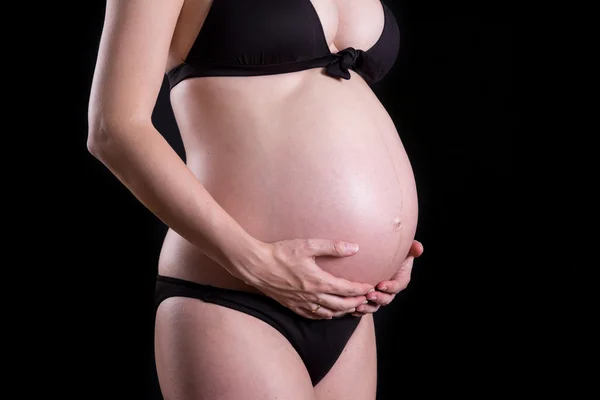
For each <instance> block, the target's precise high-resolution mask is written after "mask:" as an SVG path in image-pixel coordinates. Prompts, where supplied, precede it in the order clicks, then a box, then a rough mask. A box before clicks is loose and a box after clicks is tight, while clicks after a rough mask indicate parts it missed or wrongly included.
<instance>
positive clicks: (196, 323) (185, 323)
mask: <svg viewBox="0 0 600 400" xmlns="http://www.w3.org/2000/svg"><path fill="white" fill-rule="evenodd" d="M155 357H156V369H157V373H158V380H159V384H160V388H161V391H162V393H163V396H164V399H165V400H188V399H190V400H191V399H193V400H203V399H210V400H230V399H231V400H238V399H256V400H260V399H265V400H266V399H281V400H287V399H289V400H314V389H313V387H312V384H311V381H310V377H309V375H308V372H307V371H306V368H305V367H304V364H303V363H302V360H301V359H300V356H299V355H298V353H297V352H296V351H295V350H294V348H293V347H292V346H291V345H290V343H289V342H288V341H287V339H285V338H284V337H283V336H282V335H281V334H280V333H279V332H278V331H277V330H275V329H274V328H273V327H271V326H270V325H268V324H267V323H265V322H264V321H262V320H259V319H257V318H255V317H253V316H251V315H248V314H245V313H242V312H240V311H237V310H233V309H230V308H227V307H223V306H220V305H216V304H211V303H205V302H203V301H201V300H197V299H191V298H184V297H171V298H168V299H166V300H164V301H163V302H162V303H161V304H160V306H159V308H158V310H157V315H156V325H155Z"/></svg>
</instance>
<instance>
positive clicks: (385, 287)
mask: <svg viewBox="0 0 600 400" xmlns="http://www.w3.org/2000/svg"><path fill="white" fill-rule="evenodd" d="M379 290H387V286H382V287H381V288H379Z"/></svg>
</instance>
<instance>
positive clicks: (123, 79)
mask: <svg viewBox="0 0 600 400" xmlns="http://www.w3.org/2000/svg"><path fill="white" fill-rule="evenodd" d="M363 3H364V4H363ZM210 4H211V1H210V0H186V1H183V0H169V1H166V0H128V1H127V2H123V1H118V0H108V2H107V12H106V17H105V26H104V29H103V34H102V39H101V43H100V50H99V55H98V63H97V67H96V70H95V73H94V81H93V84H92V93H91V99H90V108H89V125H90V134H89V139H88V149H89V150H90V152H91V153H92V154H93V155H94V156H95V157H97V158H98V159H99V160H101V161H102V162H103V163H104V164H105V165H106V166H107V167H108V168H109V169H110V171H111V172H112V173H113V174H114V175H115V176H116V177H117V178H118V179H119V180H120V181H121V182H122V183H123V184H125V185H126V186H127V188H128V189H129V190H130V191H131V192H132V193H133V194H134V195H135V196H136V198H138V200H140V202H141V203H142V204H143V205H144V206H146V207H147V208H148V209H149V210H150V211H152V212H153V213H154V214H155V215H156V216H157V217H158V218H160V219H161V220H162V221H163V222H165V223H166V224H167V225H168V226H169V231H168V233H167V235H166V237H165V240H164V243H163V247H162V249H161V254H160V259H159V266H158V270H159V273H161V274H163V275H168V276H174V277H178V278H182V279H187V280H190V281H194V282H199V283H204V284H210V285H214V286H219V287H224V288H231V289H236V290H242V291H248V292H261V293H264V294H266V295H268V296H270V297H272V298H274V299H275V300H277V301H279V302H280V303H281V304H283V305H284V306H286V307H288V308H290V309H292V310H293V311H294V312H296V313H297V314H299V315H301V316H303V317H305V318H311V319H327V318H332V317H335V316H338V315H344V314H347V313H357V315H362V317H361V320H360V323H359V326H358V328H357V330H356V332H355V333H354V334H353V336H352V338H351V339H350V341H349V342H348V343H347V345H346V347H345V349H344V352H343V353H342V354H341V356H340V358H339V359H338V360H337V362H336V364H335V365H334V367H333V368H332V369H331V370H330V372H329V373H328V374H327V376H326V377H325V378H324V379H323V380H322V381H321V382H320V383H319V384H318V385H317V386H316V387H314V388H313V387H312V385H311V383H310V380H309V379H308V374H307V371H306V369H305V367H304V365H303V363H302V361H301V360H300V358H299V356H298V354H297V353H296V352H295V350H294V349H293V347H292V346H291V345H290V343H289V342H288V341H287V340H286V339H285V338H284V337H283V336H281V334H279V332H277V331H276V330H275V329H274V328H273V327H271V326H270V325H268V324H266V323H265V322H263V321H261V320H259V319H257V318H254V317H252V316H249V315H247V314H244V313H240V312H237V311H235V310H232V309H229V308H227V307H221V306H217V305H214V304H209V303H204V302H202V301H200V300H197V299H191V298H181V297H173V298H169V299H167V300H165V301H164V302H163V303H161V305H160V307H159V308H158V310H157V316H156V325H155V350H156V352H155V354H156V365H157V372H158V377H159V381H160V384H161V390H162V391H163V396H164V397H165V399H183V400H187V399H205V398H206V399H209V398H210V399H215V398H218V399H239V398H256V399H262V398H265V399H266V398H269V399H270V398H278V399H294V400H304V399H319V400H320V399H339V398H344V399H349V400H352V399H357V400H358V399H360V400H368V399H374V398H375V389H376V381H377V373H376V366H377V363H376V346H375V344H376V342H375V330H374V325H373V317H372V313H373V312H375V311H376V310H377V309H378V308H379V307H380V306H381V305H385V304H389V302H390V301H392V300H393V297H394V296H395V294H396V293H398V292H399V291H400V290H401V289H402V288H403V287H405V286H406V285H407V284H408V280H409V279H410V270H411V268H412V265H413V261H414V258H416V257H418V256H419V255H420V253H421V252H422V246H420V244H419V243H418V242H415V241H414V234H415V231H416V224H417V199H416V188H415V183H414V178H413V174H412V169H411V167H410V163H409V161H408V157H407V155H406V153H405V151H404V148H403V146H402V143H401V142H400V139H399V136H398V132H397V131H396V129H395V125H394V123H393V121H392V120H391V118H390V117H389V115H388V114H387V112H386V110H385V108H384V107H383V106H382V104H381V103H380V102H379V100H378V99H377V97H376V96H375V95H374V93H373V92H372V91H371V89H370V88H369V87H368V85H367V84H366V83H365V82H364V81H363V80H362V78H361V77H360V76H359V75H358V74H356V73H355V72H354V71H352V72H351V76H352V78H351V79H350V80H348V81H345V80H337V79H333V78H331V77H329V76H326V75H324V74H323V72H322V70H321V69H310V70H304V71H297V72H294V73H289V74H279V75H269V76H256V77H209V78H202V79H188V80H186V81H184V82H182V83H180V84H179V85H177V86H176V87H175V88H174V89H173V90H172V91H171V104H172V106H173V111H174V113H175V117H176V119H177V124H178V127H179V130H180V133H181V136H182V140H183V143H184V146H185V150H186V163H185V164H184V163H183V162H182V160H181V159H180V158H179V157H178V155H177V154H176V153H175V152H174V151H173V149H172V148H171V147H170V146H169V144H168V143H167V142H166V141H165V140H164V138H163V137H162V136H161V135H160V134H159V133H158V132H157V131H156V129H155V128H154V126H153V124H152V112H153V109H154V105H155V103H156V97H157V95H158V91H159V89H160V86H161V84H162V79H163V76H164V73H165V72H167V71H168V70H170V69H171V68H173V67H174V66H176V65H178V64H179V63H180V62H181V61H182V60H184V59H185V58H186V54H187V52H188V51H189V48H190V47H191V45H192V43H193V41H194V38H195V37H196V35H197V34H198V32H199V31H200V30H201V26H202V23H203V21H204V18H205V17H206V15H207V13H208V10H209V7H210ZM313 5H314V8H315V11H316V13H317V15H318V17H319V19H320V21H321V25H322V30H323V34H324V39H325V40H326V42H327V44H328V45H329V47H330V50H331V51H338V49H339V48H345V47H349V46H354V47H357V48H364V49H368V48H369V47H370V46H372V45H373V44H374V43H375V42H376V41H377V40H378V38H379V35H380V34H381V31H382V27H383V17H382V10H381V5H380V3H379V0H368V1H367V0H364V2H361V5H360V6H358V5H357V3H356V2H355V1H351V0H335V1H334V0H313ZM347 243H356V244H358V245H359V250H358V251H355V252H348V251H347V250H346V249H345V246H344V244H347ZM384 287H385V289H384ZM371 289H372V290H371ZM372 296H376V299H374V301H373V302H371V303H367V304H364V302H365V301H367V302H368V300H367V298H372ZM317 305H321V307H320V308H319V309H318V310H317V311H316V312H312V310H314V309H315V307H316V306H317ZM361 307H365V308H364V309H361ZM240 360H244V362H243V363H240ZM281 365H285V366H286V368H281ZM217 393H218V396H216V394H217Z"/></svg>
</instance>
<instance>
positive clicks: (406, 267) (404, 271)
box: [375, 256, 415, 294]
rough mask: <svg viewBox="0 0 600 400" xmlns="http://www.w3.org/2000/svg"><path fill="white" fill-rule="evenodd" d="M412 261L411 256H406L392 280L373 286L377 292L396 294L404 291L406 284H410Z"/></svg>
mask: <svg viewBox="0 0 600 400" xmlns="http://www.w3.org/2000/svg"><path fill="white" fill-rule="evenodd" d="M414 260H415V259H414V257H413V256H408V257H407V258H406V260H404V262H403V263H402V266H401V267H400V269H399V270H398V272H396V274H394V276H393V277H392V279H390V280H389V281H382V282H379V283H378V284H377V285H376V286H375V287H376V288H377V290H379V291H381V292H385V293H391V294H396V293H400V292H401V291H403V290H404V289H406V287H407V286H408V283H409V282H410V273H411V271H412V267H413V264H414Z"/></svg>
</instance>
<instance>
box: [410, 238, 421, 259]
mask: <svg viewBox="0 0 600 400" xmlns="http://www.w3.org/2000/svg"><path fill="white" fill-rule="evenodd" d="M423 251H424V249H423V244H422V243H421V242H419V241H418V240H413V243H412V246H410V250H409V251H408V254H409V255H410V256H413V257H414V258H417V257H420V256H421V254H423Z"/></svg>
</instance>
